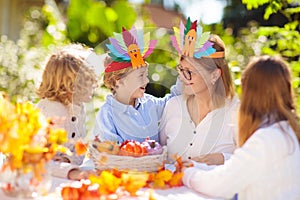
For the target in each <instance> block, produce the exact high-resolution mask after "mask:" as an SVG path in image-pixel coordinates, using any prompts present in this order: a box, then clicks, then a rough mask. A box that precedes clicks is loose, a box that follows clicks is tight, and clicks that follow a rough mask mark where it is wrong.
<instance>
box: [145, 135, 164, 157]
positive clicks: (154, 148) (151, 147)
mask: <svg viewBox="0 0 300 200" xmlns="http://www.w3.org/2000/svg"><path fill="white" fill-rule="evenodd" d="M142 144H143V145H144V146H146V147H147V150H148V154H149V155H159V154H162V152H163V148H162V146H161V145H160V144H159V143H158V142H156V141H155V140H150V138H149V137H147V138H146V140H145V141H144V142H143V143H142Z"/></svg>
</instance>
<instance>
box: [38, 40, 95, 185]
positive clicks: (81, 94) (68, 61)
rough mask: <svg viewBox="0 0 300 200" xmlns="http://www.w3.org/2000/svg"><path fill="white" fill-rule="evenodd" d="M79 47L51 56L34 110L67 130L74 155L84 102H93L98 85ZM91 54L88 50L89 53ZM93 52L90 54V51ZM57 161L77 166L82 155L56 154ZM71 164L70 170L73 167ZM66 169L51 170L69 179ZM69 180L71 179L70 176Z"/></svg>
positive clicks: (83, 132)
mask: <svg viewBox="0 0 300 200" xmlns="http://www.w3.org/2000/svg"><path fill="white" fill-rule="evenodd" d="M84 51H85V52H87V51H90V50H88V49H84V48H83V47H82V46H81V45H71V46H68V47H66V48H64V49H62V50H60V51H58V52H56V53H53V54H52V55H51V56H50V57H49V59H48V61H47V64H46V67H45V69H44V72H43V76H42V82H41V84H40V86H39V88H38V89H37V91H36V92H37V94H38V96H39V97H40V98H41V100H40V101H39V102H38V104H37V107H38V108H40V109H41V111H42V113H43V114H44V115H45V116H46V117H56V119H57V124H58V126H60V127H62V128H64V129H66V131H67V133H68V142H67V144H66V146H67V147H68V148H69V149H70V150H71V151H73V152H74V143H75V142H76V141H77V140H79V139H82V138H84V137H85V136H86V130H85V117H86V113H85V108H84V103H86V102H89V101H91V100H92V95H93V91H94V88H95V87H96V86H97V78H96V74H95V73H94V70H93V69H92V67H91V66H90V65H89V64H88V63H87V62H86V61H85V59H84V57H83V55H84V54H83V53H84ZM90 52H91V51H90ZM91 53H92V52H91ZM55 160H56V161H61V162H64V163H70V164H72V165H76V166H77V165H80V164H81V163H82V161H83V156H76V155H75V152H74V154H73V156H67V155H64V154H60V155H57V156H56V157H55ZM72 165H65V166H69V167H70V169H71V168H74V167H73V166H72ZM68 172H69V170H54V171H53V173H55V175H57V176H62V177H68V176H69V174H68ZM69 178H71V179H72V177H70V176H69Z"/></svg>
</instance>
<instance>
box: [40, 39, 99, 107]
mask: <svg viewBox="0 0 300 200" xmlns="http://www.w3.org/2000/svg"><path fill="white" fill-rule="evenodd" d="M74 47H76V48H75V49H74V51H72V46H70V47H67V48H65V49H63V50H60V51H58V52H56V53H53V54H52V55H50V57H49V58H48V61H47V64H46V67H45V69H44V72H43V77H42V82H41V84H40V86H39V88H38V89H37V90H36V93H37V95H38V96H39V97H40V98H47V99H49V100H53V101H59V102H61V103H62V104H64V105H68V104H70V103H72V95H73V94H74V93H75V92H76V93H77V94H85V93H86V91H87V90H90V88H91V86H92V87H94V88H95V87H97V77H96V74H95V72H94V70H93V69H92V67H91V66H89V65H88V63H87V62H86V61H85V60H84V58H83V57H82V56H81V55H80V53H79V51H81V50H82V49H80V48H79V47H78V45H75V46H74Z"/></svg>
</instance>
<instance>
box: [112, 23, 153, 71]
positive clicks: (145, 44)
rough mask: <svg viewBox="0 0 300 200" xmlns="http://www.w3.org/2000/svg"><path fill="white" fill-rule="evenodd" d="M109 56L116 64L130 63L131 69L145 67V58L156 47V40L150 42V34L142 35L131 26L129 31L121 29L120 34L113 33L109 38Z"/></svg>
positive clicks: (141, 31) (141, 32)
mask: <svg viewBox="0 0 300 200" xmlns="http://www.w3.org/2000/svg"><path fill="white" fill-rule="evenodd" d="M109 41H110V42H111V44H107V45H106V46H107V48H108V49H109V50H110V52H109V53H108V54H109V56H110V57H111V58H112V59H113V61H116V62H127V63H128V62H131V65H132V68H134V69H136V68H139V67H146V63H145V60H144V59H145V58H147V57H148V56H149V55H150V54H151V53H152V52H153V49H154V48H155V46H156V42H157V41H156V40H150V33H149V32H148V33H146V34H144V32H143V30H137V29H135V27H134V26H133V27H132V28H131V30H126V29H125V28H124V27H123V28H122V33H114V37H110V38H109Z"/></svg>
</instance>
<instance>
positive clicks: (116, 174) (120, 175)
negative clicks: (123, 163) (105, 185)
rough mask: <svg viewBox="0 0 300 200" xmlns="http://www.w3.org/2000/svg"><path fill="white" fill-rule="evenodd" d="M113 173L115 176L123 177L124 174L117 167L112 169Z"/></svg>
mask: <svg viewBox="0 0 300 200" xmlns="http://www.w3.org/2000/svg"><path fill="white" fill-rule="evenodd" d="M111 173H112V174H113V175H114V176H115V177H117V178H121V177H122V174H123V172H122V171H119V170H117V169H115V168H114V169H112V170H111Z"/></svg>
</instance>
